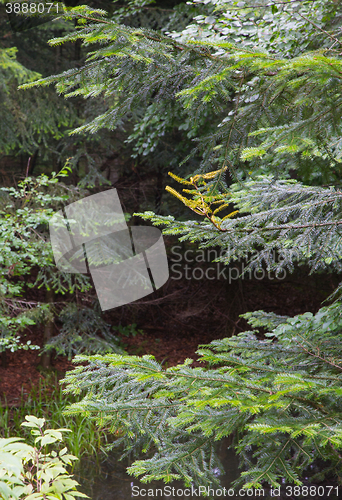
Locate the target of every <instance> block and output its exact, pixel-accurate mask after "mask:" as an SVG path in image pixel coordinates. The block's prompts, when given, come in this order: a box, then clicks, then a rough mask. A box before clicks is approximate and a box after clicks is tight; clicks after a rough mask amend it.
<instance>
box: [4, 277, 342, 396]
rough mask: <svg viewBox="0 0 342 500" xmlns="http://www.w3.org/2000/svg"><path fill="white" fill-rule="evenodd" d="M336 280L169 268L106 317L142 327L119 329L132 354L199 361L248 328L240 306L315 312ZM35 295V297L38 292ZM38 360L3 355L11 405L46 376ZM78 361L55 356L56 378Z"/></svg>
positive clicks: (39, 334)
mask: <svg viewBox="0 0 342 500" xmlns="http://www.w3.org/2000/svg"><path fill="white" fill-rule="evenodd" d="M199 274H200V273H199ZM338 281H339V279H338V277H337V276H334V275H332V274H316V275H313V276H308V272H307V270H306V269H299V270H297V271H296V272H295V273H294V274H292V275H289V276H288V277H286V279H284V280H276V279H273V280H272V279H263V280H257V279H255V278H253V279H244V280H242V279H239V280H233V281H231V282H230V283H229V280H227V279H215V280H206V279H199V280H195V279H185V277H183V278H182V279H174V276H172V274H171V277H170V278H169V280H168V282H167V283H166V284H165V285H164V286H163V287H162V288H161V289H160V290H158V291H157V292H155V293H154V294H153V295H150V296H148V297H145V298H144V299H141V300H139V301H137V302H135V303H133V304H129V305H127V306H123V307H120V308H117V309H115V310H112V311H109V312H106V313H104V315H103V317H104V319H105V320H106V321H107V322H108V323H110V324H111V325H112V326H113V329H114V330H115V325H118V324H121V325H124V326H125V325H128V324H132V323H134V324H136V325H137V327H136V328H137V329H141V330H142V331H143V333H142V334H140V333H138V334H136V335H135V336H134V337H133V336H129V337H124V336H121V341H122V344H123V345H124V348H125V350H126V352H128V353H129V354H135V355H143V354H152V355H153V356H155V357H156V359H157V360H158V361H160V362H162V364H163V366H164V367H170V366H173V365H175V364H177V363H182V362H183V361H184V360H185V359H186V358H191V359H193V360H194V364H193V365H194V366H200V364H199V362H198V361H196V360H197V357H198V356H197V355H196V350H197V349H198V346H199V345H200V344H208V343H209V342H211V341H212V340H214V339H218V338H224V337H226V336H231V335H234V334H237V333H239V332H241V331H244V330H246V329H249V328H248V324H247V322H246V321H245V320H244V319H242V318H239V315H240V314H243V313H245V312H248V311H255V310H259V309H263V310H264V311H267V312H271V311H272V312H275V313H277V314H281V315H286V316H293V315H296V314H301V313H304V312H306V311H311V312H313V313H314V312H316V311H317V310H318V309H319V307H320V306H321V303H322V301H323V300H324V299H325V298H326V297H328V296H329V295H330V294H331V293H332V292H333V290H334V289H335V287H336V284H337V283H338ZM34 298H35V300H37V298H38V296H36V297H34ZM63 300H65V297H64V299H63ZM57 323H58V322H57ZM43 331H44V325H40V326H33V327H30V328H29V329H27V330H26V331H25V332H24V334H23V336H22V338H23V341H24V342H26V341H27V340H31V343H32V344H35V345H39V346H42V343H43ZM56 331H58V324H57V325H56ZM116 335H117V336H119V337H120V335H118V334H117V333H116ZM40 363H41V358H40V356H39V351H38V350H27V351H25V350H19V351H17V352H14V353H11V352H8V353H7V354H6V360H5V359H4V358H3V359H2V363H0V400H2V401H3V402H4V401H5V402H6V403H5V404H7V405H9V406H17V405H20V402H21V399H22V398H25V397H26V396H27V395H28V394H29V393H30V391H31V389H32V388H33V387H37V385H38V383H39V379H44V378H45V377H46V372H44V371H43V370H42V369H41V367H40ZM73 367H74V365H73V363H72V362H71V360H68V359H67V358H66V357H63V356H57V357H53V358H52V370H53V371H54V372H55V374H56V375H57V377H58V378H62V377H63V376H64V374H65V372H66V371H68V370H71V369H72V368H73Z"/></svg>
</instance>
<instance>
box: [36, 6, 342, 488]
mask: <svg viewBox="0 0 342 500" xmlns="http://www.w3.org/2000/svg"><path fill="white" fill-rule="evenodd" d="M196 3H199V4H200V8H201V9H203V10H202V11H200V12H201V14H199V17H197V19H196V18H195V19H194V22H193V24H191V25H189V26H188V27H187V28H186V29H184V30H182V31H181V32H177V33H176V32H173V33H164V32H161V30H159V31H158V30H152V29H149V28H136V27H131V26H128V25H127V24H124V23H122V22H121V21H122V20H121V19H119V21H120V22H121V24H119V22H118V20H116V19H115V16H112V17H111V18H109V17H106V13H105V12H103V11H100V10H98V9H93V8H90V7H87V6H81V7H78V8H76V9H72V10H68V11H67V12H66V13H65V17H66V18H70V19H76V20H77V22H78V28H77V29H76V30H75V31H74V32H73V33H71V34H68V35H67V36H65V37H62V38H58V39H55V40H52V41H51V43H52V44H60V43H64V42H66V41H76V40H82V41H83V44H84V46H85V47H88V46H93V47H92V48H93V49H94V50H92V51H91V52H89V54H88V58H87V61H86V63H85V64H84V65H83V66H82V67H81V68H75V69H72V70H69V71H67V72H64V73H62V74H60V75H57V76H56V75H54V76H51V77H48V78H44V79H40V80H38V81H37V82H35V83H31V84H27V85H26V87H32V86H37V85H38V86H39V85H49V84H51V83H54V84H56V88H57V91H58V92H60V93H61V94H64V95H65V96H66V97H69V98H70V97H73V96H83V97H84V98H97V97H101V98H103V99H104V101H105V102H106V109H105V110H104V111H103V112H102V113H101V114H99V115H98V116H96V117H95V118H94V119H92V120H90V121H89V123H87V124H86V125H83V126H82V127H79V128H78V129H76V130H75V131H74V133H86V132H90V133H96V132H97V131H98V130H100V129H101V128H103V127H107V128H110V129H114V128H116V127H122V126H124V125H125V123H134V132H133V133H132V134H131V137H130V138H129V139H128V140H132V141H135V143H136V148H137V151H138V152H140V153H142V152H143V153H146V155H147V156H148V155H152V154H153V152H154V150H155V149H156V148H157V147H158V144H160V141H161V137H163V135H167V134H168V133H171V131H172V130H174V129H175V128H176V129H178V130H180V131H183V132H182V134H183V135H182V141H181V147H180V148H179V150H177V151H176V155H175V156H176V159H177V161H175V162H174V163H173V164H172V163H171V164H170V166H171V167H172V168H173V170H176V169H178V168H179V170H181V168H182V169H183V173H182V176H180V175H178V176H176V177H175V176H174V175H173V178H174V181H175V182H177V181H178V182H181V183H182V184H183V185H184V191H182V192H180V189H179V188H178V187H177V185H176V184H175V183H174V184H173V185H172V186H170V187H169V188H168V191H169V192H170V193H171V194H173V195H175V196H176V197H177V198H178V199H179V202H182V203H184V204H185V205H186V206H187V207H188V209H189V210H192V211H193V212H194V213H195V214H196V216H194V217H193V220H186V221H179V220H176V219H175V218H174V217H173V216H172V215H167V216H160V215H156V214H154V213H152V212H148V213H145V214H143V215H142V216H143V217H144V218H145V219H146V220H151V221H152V222H153V224H156V225H163V226H166V229H164V232H165V233H166V234H177V235H179V237H180V239H181V240H185V239H188V240H190V241H197V242H198V243H199V245H200V246H201V247H209V246H213V245H215V246H216V245H220V246H221V247H222V248H224V249H227V250H228V249H230V250H231V251H230V252H229V253H228V252H227V255H226V256H225V255H223V257H222V260H223V261H224V262H226V263H228V262H230V261H231V260H234V259H240V258H245V259H248V261H249V266H250V267H249V268H247V271H248V269H252V268H258V269H260V268H262V266H264V267H265V268H266V269H268V270H271V269H274V270H275V271H276V272H279V271H280V270H282V269H284V268H287V269H289V270H292V269H293V267H294V266H295V265H301V264H303V263H306V264H308V265H309V266H310V268H311V271H312V272H315V271H318V270H320V269H328V270H332V271H333V272H340V270H341V253H342V248H341V226H342V221H341V218H340V214H341V190H340V182H341V139H340V138H341V99H342V95H341V91H340V80H341V68H342V66H341V45H342V41H341V37H340V29H339V22H340V10H339V9H340V7H339V6H338V5H337V4H335V3H334V4H332V3H329V2H324V1H319V2H317V3H315V5H313V3H311V2H299V1H298V2H287V3H283V2H279V3H277V2H272V4H271V5H270V4H269V3H267V2H263V1H260V3H259V4H258V8H257V9H255V7H254V2H252V1H245V2H239V3H237V2H230V3H229V4H228V6H227V2H222V3H221V2H213V3H209V4H208V2H203V5H202V4H201V2H196ZM237 11H238V20H236V12H237ZM203 12H204V13H205V14H203ZM234 16H235V17H234ZM289 22H291V23H292V24H290V25H289V24H288V23H289ZM290 31H291V33H289V32H290ZM288 37H289V38H288ZM94 44H95V45H94ZM182 148H183V149H182ZM184 152H185V153H186V154H184V156H183V158H182V161H183V166H180V167H179V166H178V163H179V161H178V156H179V155H180V154H182V153H184ZM191 158H192V159H193V162H194V164H195V165H196V166H195V171H194V172H192V173H191V174H189V175H187V174H188V172H189V169H190V168H191V165H192V166H193V165H194V164H191V163H190V159H191ZM184 165H185V166H184ZM227 168H228V169H229V170H230V172H231V175H232V177H233V179H234V180H235V183H233V184H232V185H231V186H230V187H229V188H228V186H227V183H226V171H227ZM220 210H221V211H220ZM189 213H190V212H189ZM341 289H342V287H341V286H340V287H339V288H338V289H337V290H336V292H335V296H334V297H333V301H332V302H330V303H329V305H325V306H324V307H322V308H321V309H320V310H319V312H318V313H317V314H315V315H313V314H311V313H305V314H302V315H299V316H295V317H293V318H291V317H282V316H277V315H275V314H269V313H264V312H263V311H257V312H253V313H249V314H247V315H246V318H247V319H248V321H249V323H250V325H251V327H252V330H251V331H247V332H244V333H242V334H240V335H238V336H236V337H232V338H227V339H223V340H218V341H215V342H212V343H211V344H210V345H208V346H202V347H201V348H200V350H199V351H198V353H199V355H200V356H201V359H202V360H203V361H204V362H205V363H206V364H205V365H204V367H203V368H191V367H190V364H191V360H187V361H186V362H185V363H184V364H183V365H179V366H176V367H173V368H169V369H167V370H163V369H162V367H161V366H160V364H159V363H157V362H156V361H155V360H154V359H152V357H151V356H143V357H142V358H139V357H133V356H121V355H114V354H113V355H106V356H79V357H77V358H76V361H77V362H88V364H87V365H86V366H84V365H83V366H80V367H78V368H76V369H75V370H74V371H73V372H70V373H69V374H68V375H67V377H66V382H67V390H68V391H71V392H74V393H83V394H84V398H83V400H81V401H80V402H79V403H77V404H75V405H73V406H72V407H71V408H70V410H69V411H70V412H71V413H75V412H80V411H82V412H85V414H86V415H87V416H88V417H89V418H93V419H96V421H97V422H98V423H99V425H103V426H106V427H107V428H108V427H109V428H110V430H111V431H112V432H116V433H117V435H118V436H120V437H119V438H118V440H117V441H116V445H118V446H119V445H120V444H122V445H123V447H124V450H125V452H126V453H129V452H133V453H135V454H136V455H137V454H139V453H148V454H149V455H148V458H147V459H145V460H137V461H136V462H134V464H133V465H132V466H131V467H130V468H129V472H130V473H132V474H134V475H136V476H139V477H140V478H142V480H143V481H146V482H148V481H150V480H152V479H164V480H165V481H170V480H172V479H175V478H180V479H183V480H184V481H185V483H186V484H190V483H191V482H194V483H196V484H201V485H209V484H210V483H215V482H217V481H218V479H217V477H216V476H215V474H214V468H215V467H216V466H217V465H218V466H219V463H218V458H217V456H216V454H215V447H214V443H215V441H217V440H219V439H221V438H222V437H223V436H227V435H234V446H235V447H236V449H237V451H238V452H239V454H240V457H241V461H242V466H243V472H242V474H241V479H240V482H241V483H243V484H244V486H245V487H250V486H254V487H260V486H261V485H262V484H263V483H269V484H271V485H273V486H278V485H279V484H280V481H281V480H282V478H285V480H286V481H287V482H290V483H295V484H301V483H302V479H303V475H304V473H307V471H308V468H309V466H314V465H315V464H317V463H318V462H319V461H321V462H320V469H319V470H317V473H316V474H314V475H313V476H312V477H311V481H312V482H314V483H315V482H318V481H321V480H323V479H324V478H331V477H332V476H333V477H334V478H337V479H340V475H341V458H340V450H341V447H342V441H341V436H342V434H341V432H342V427H341V423H342V422H341V418H342V415H341V411H340V405H341V401H340V397H341V387H340V385H341V384H340V381H341V370H342V360H341V356H340V349H341V330H342V323H341V319H340V312H341V305H342V303H341V296H340V292H341ZM260 327H262V328H263V329H264V330H265V331H266V333H265V334H264V339H263V340H260V339H259V338H260V335H256V333H257V329H258V328H260Z"/></svg>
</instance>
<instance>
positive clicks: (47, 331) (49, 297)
mask: <svg viewBox="0 0 342 500" xmlns="http://www.w3.org/2000/svg"><path fill="white" fill-rule="evenodd" d="M53 300H54V292H53V290H52V289H50V290H46V302H48V303H49V304H53ZM53 331H54V324H53V318H51V320H49V321H47V323H46V325H45V328H44V337H43V341H44V346H45V344H46V343H47V342H48V341H49V340H50V339H51V337H53ZM42 367H43V368H45V369H47V370H48V369H50V368H51V351H49V352H44V353H43V354H42Z"/></svg>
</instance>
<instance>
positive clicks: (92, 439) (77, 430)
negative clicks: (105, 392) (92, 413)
mask: <svg viewBox="0 0 342 500" xmlns="http://www.w3.org/2000/svg"><path fill="white" fill-rule="evenodd" d="M78 399H79V398H78V397H77V396H72V395H69V394H67V395H65V394H63V393H62V387H61V386H60V385H59V383H58V380H57V377H56V376H48V377H46V378H45V379H40V380H39V383H38V385H37V386H35V387H33V388H32V390H31V392H30V393H29V395H28V397H26V398H24V394H23V391H22V397H21V402H20V404H19V405H18V406H8V405H7V403H6V400H5V401H3V402H2V404H0V438H1V437H3V438H8V437H13V436H20V437H23V438H24V439H25V441H26V442H27V443H29V444H33V441H34V437H33V436H31V434H30V431H29V430H27V429H26V428H23V427H21V423H22V421H23V420H25V415H35V416H36V417H38V418H45V420H46V422H47V426H48V427H49V428H51V429H54V428H61V427H62V428H68V429H70V430H71V432H70V433H68V434H66V435H65V437H64V443H65V446H67V448H68V451H69V453H71V454H72V455H75V456H76V457H78V458H81V457H91V458H92V463H93V466H94V465H97V466H98V467H99V466H100V461H101V459H102V458H104V457H105V451H104V447H105V445H106V444H108V443H109V441H110V440H113V436H109V434H107V433H106V431H105V430H103V429H101V430H100V429H99V428H98V427H97V425H96V424H95V423H94V422H93V421H91V420H90V419H87V417H86V416H82V415H75V416H74V415H72V416H70V415H64V414H63V411H64V409H65V408H66V406H68V405H70V403H76V402H77V401H78ZM31 441H32V442H31ZM73 465H74V468H75V469H78V468H79V467H80V465H81V462H76V463H75V464H73Z"/></svg>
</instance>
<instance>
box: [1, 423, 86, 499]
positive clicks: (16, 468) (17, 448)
mask: <svg viewBox="0 0 342 500" xmlns="http://www.w3.org/2000/svg"><path fill="white" fill-rule="evenodd" d="M25 420H26V421H25V422H23V423H22V424H21V425H22V426H25V427H28V428H30V429H31V433H32V435H33V436H36V438H35V440H34V443H35V446H30V445H28V444H26V443H24V442H22V438H2V439H0V497H1V498H3V499H4V500H20V499H24V498H25V500H34V499H36V500H38V499H41V500H47V499H49V500H62V499H63V500H74V499H75V497H85V498H88V497H87V495H85V494H84V493H81V492H80V491H77V488H76V487H77V486H79V484H78V483H77V481H75V480H73V479H72V477H71V476H70V475H69V474H68V473H67V469H66V466H68V465H71V463H72V461H73V460H77V457H75V456H73V455H70V454H68V450H67V448H63V449H62V450H60V451H59V452H56V451H55V450H52V451H48V446H49V445H51V444H55V443H57V442H61V441H63V432H68V431H69V429H46V430H43V427H44V424H45V419H44V418H37V417H35V416H33V415H26V417H25Z"/></svg>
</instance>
